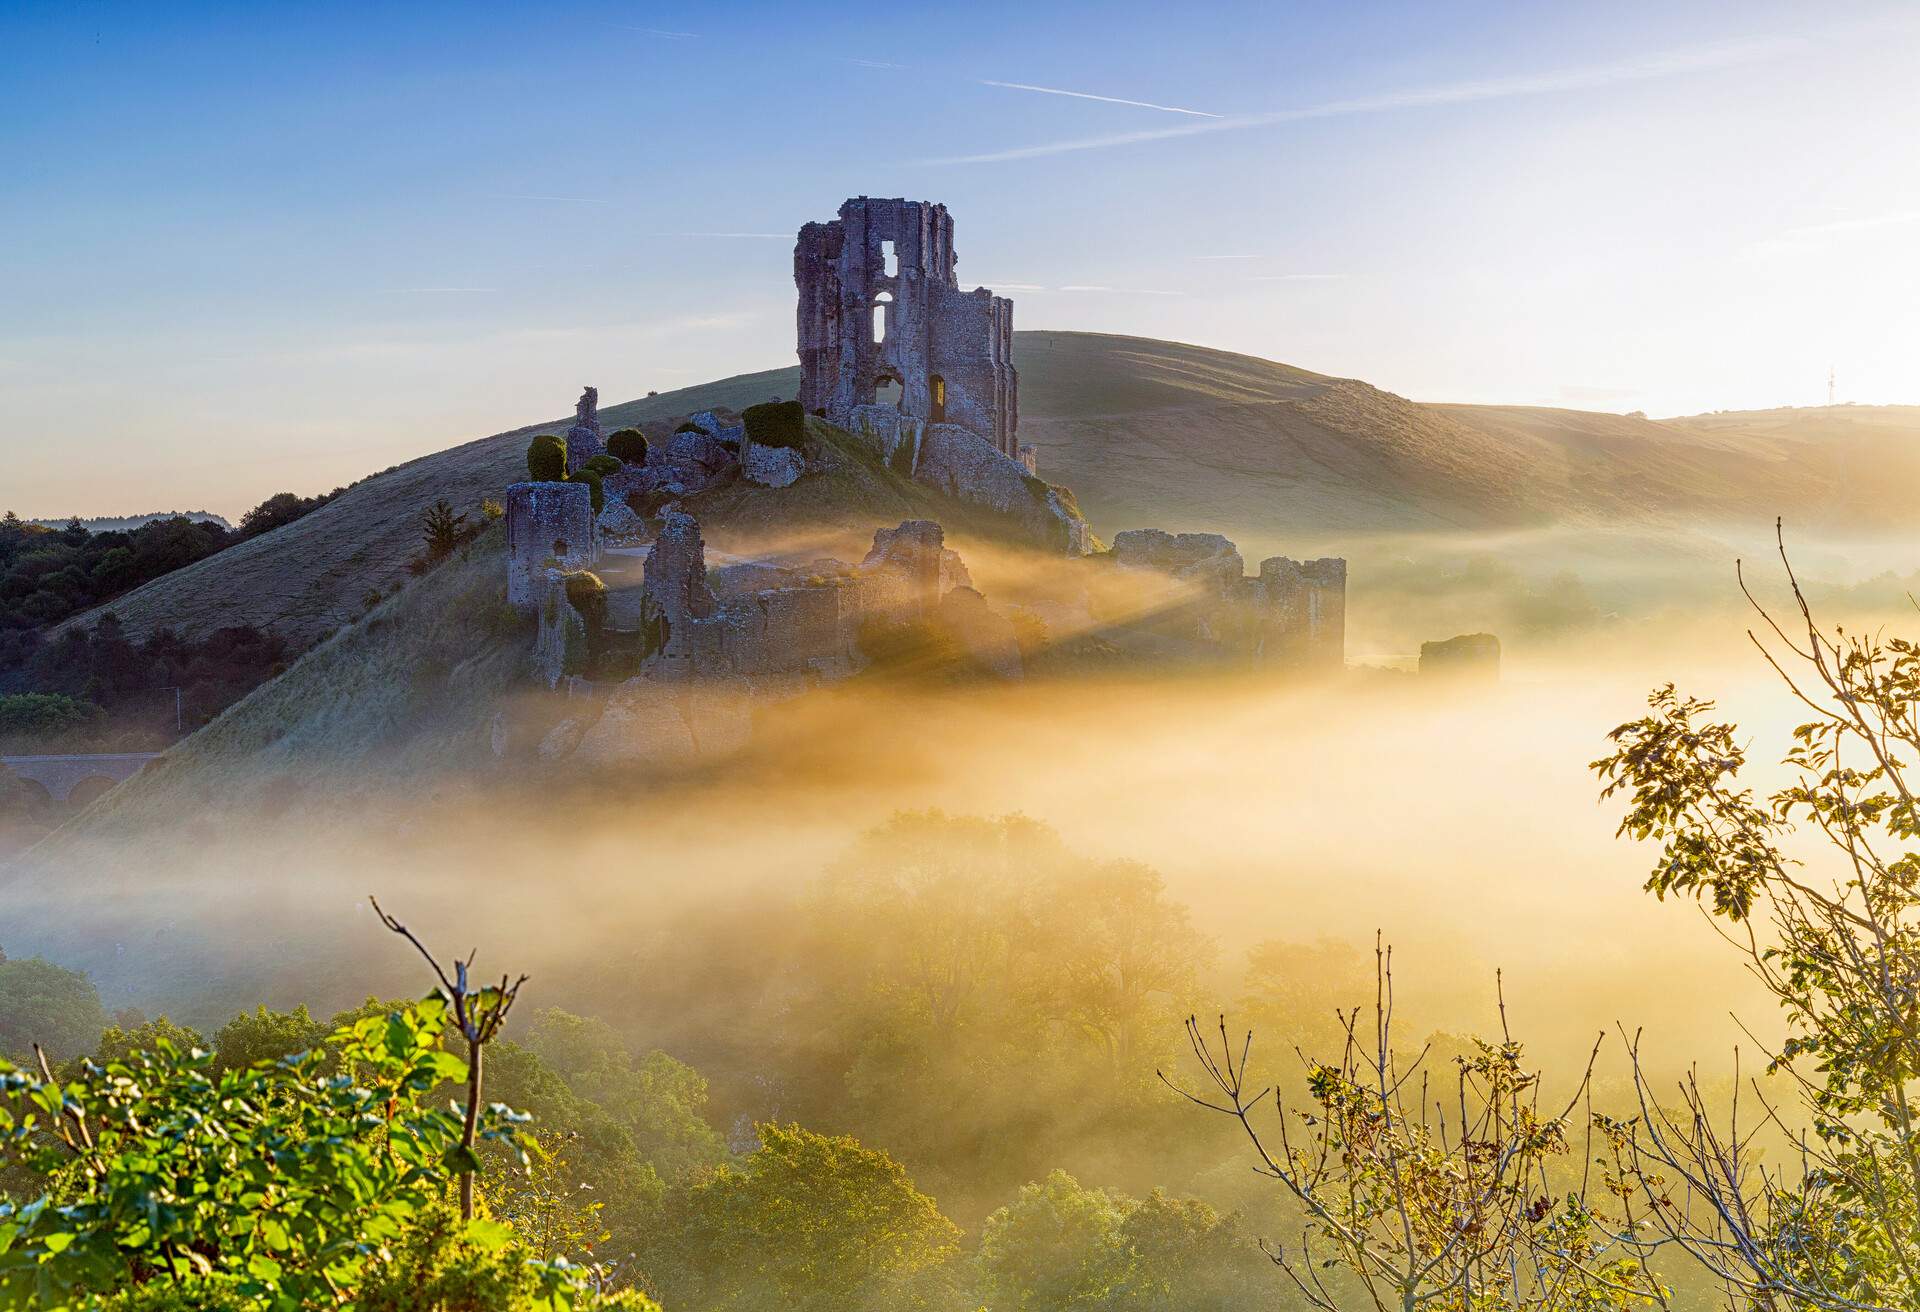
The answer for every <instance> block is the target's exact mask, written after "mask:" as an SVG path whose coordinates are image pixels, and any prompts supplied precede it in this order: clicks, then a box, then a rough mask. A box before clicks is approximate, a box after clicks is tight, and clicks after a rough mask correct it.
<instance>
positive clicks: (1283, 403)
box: [111, 332, 1920, 642]
mask: <svg viewBox="0 0 1920 1312" xmlns="http://www.w3.org/2000/svg"><path fill="white" fill-rule="evenodd" d="M1016 352H1017V354H1016V359H1017V360H1018V363H1019V367H1020V402H1021V427H1020V431H1021V435H1022V438H1023V440H1025V441H1027V442H1030V443H1032V444H1033V445H1034V446H1035V447H1036V448H1037V449H1038V450H1039V453H1040V461H1041V470H1042V473H1043V474H1044V475H1045V476H1046V477H1047V478H1048V480H1049V481H1052V482H1058V483H1064V484H1066V485H1067V486H1068V487H1071V488H1072V489H1073V490H1074V491H1075V493H1076V494H1077V495H1078V497H1079V500H1080V503H1081V505H1082V507H1083V508H1084V509H1085V510H1086V513H1087V516H1088V518H1089V520H1090V521H1091V522H1092V524H1093V527H1094V529H1095V531H1096V532H1097V533H1099V534H1101V535H1102V536H1110V535H1111V534H1112V533H1113V532H1115V531H1117V530H1120V529H1125V528H1135V527H1142V526H1148V525H1158V526H1163V527H1166V528H1170V529H1193V530H1216V531H1221V532H1226V533H1228V534H1230V535H1234V536H1236V537H1238V538H1241V539H1242V540H1244V541H1250V542H1255V543H1262V544H1265V543H1272V542H1281V543H1286V544H1291V545H1290V546H1289V549H1291V550H1295V551H1296V552H1297V551H1300V550H1307V549H1309V548H1311V549H1316V550H1317V549H1321V548H1325V547H1328V546H1333V547H1337V546H1338V545H1339V544H1340V543H1342V542H1345V541H1350V540H1352V539H1354V538H1358V537H1364V536H1370V535H1371V536H1382V535H1400V534H1409V533H1411V534H1450V533H1480V532H1486V531H1489V530H1496V531H1497V530H1513V529H1527V528H1532V527H1540V526H1545V525H1549V524H1553V525H1569V524H1571V525H1575V526H1578V525H1592V526H1594V527H1613V526H1618V525H1622V524H1640V525H1646V526H1655V527H1657V526H1660V525H1685V526H1687V527H1689V528H1691V529H1699V528H1701V527H1703V526H1707V525H1711V524H1713V523H1716V522H1721V521H1726V522H1740V523H1744V524H1746V525H1748V526H1751V525H1753V524H1757V523H1764V522H1767V521H1770V520H1771V518H1772V516H1774V515H1775V514H1780V513H1786V514H1788V515H1790V516H1793V517H1795V518H1796V519H1797V520H1799V521H1801V522H1807V523H1809V524H1810V525H1813V524H1824V525H1825V526H1832V525H1834V524H1839V523H1845V524H1846V525H1847V526H1848V527H1850V528H1853V529H1856V530H1873V529H1877V528H1881V527H1889V526H1894V525H1898V524H1901V523H1904V522H1906V520H1907V517H1908V516H1909V515H1910V507H1911V506H1912V504H1913V502H1914V499H1915V495H1916V493H1920V408H1916V407H1884V408H1883V407H1875V408H1854V407H1839V408H1835V409H1825V410H1786V411H1765V412H1755V413H1751V414H1744V415H1736V414H1718V415H1703V416H1698V417H1695V418H1691V419H1677V420H1666V421H1652V420H1647V419H1639V418H1628V417H1624V416H1620V415H1609V414H1595V413H1589V412H1584V411H1574V410H1550V409H1530V408H1523V407H1505V406H1458V405H1423V404H1419V403H1416V402H1413V401H1409V400H1407V399H1405V398H1403V397H1399V396H1395V395H1393V394H1392V393H1390V392H1384V391H1381V390H1379V389H1378V388H1375V387H1371V386H1369V385H1368V384H1366V383H1363V382H1359V381H1357V380H1353V379H1340V378H1330V377H1327V376H1325V375H1321V374H1314V373H1309V372H1307V371H1305V370H1302V369H1295V368H1291V367H1289V366H1287V365H1283V364H1276V363H1274V362H1272V361H1268V360H1261V359H1257V358H1255V357H1252V356H1245V355H1235V354H1232V353H1230V352H1225V351H1215V350H1209V349H1206V348H1203V347H1196V346H1186V345H1181V344H1179V343H1174V342H1161V341H1153V340H1150V339H1146V338H1136V337H1118V336H1109V335H1105V334H1096V333H1068V332H1024V333H1019V334H1017V335H1016ZM798 386H799V370H798V369H797V368H787V369H773V370H767V371H764V372H761V373H752V374H742V375H739V376H737V377H733V378H727V379H722V380H720V381H718V382H713V383H707V384H703V385H701V386H697V387H689V388H683V389H680V390H678V391H673V392H663V393H660V394H658V395H656V396H652V397H648V398H645V399H642V400H637V401H629V402H625V403H622V404H614V405H608V406H606V407H604V408H603V409H602V411H601V415H602V418H603V420H604V422H605V424H606V426H607V428H608V430H609V431H611V430H613V429H615V428H619V427H623V426H628V425H641V424H658V423H660V422H662V421H665V420H667V419H670V418H671V417H673V416H676V415H684V414H687V413H689V412H691V411H694V410H699V409H706V408H709V407H717V406H724V407H728V408H731V409H735V410H738V409H741V408H744V407H745V406H747V405H750V404H753V403H755V402H758V401H763V400H766V399H768V398H770V397H776V396H777V397H790V396H793V395H794V394H795V393H796V391H797V389H798ZM567 422H569V421H568V420H567V419H566V418H564V417H561V418H553V419H547V420H543V421H540V422H538V423H531V424H526V425H523V426H521V427H518V428H514V429H511V430H509V431H507V432H504V433H498V434H495V435H494V436H491V437H485V438H481V439H479V440H478V441H473V442H468V443H465V444H464V445H460V446H455V447H450V448H448V449H447V450H444V451H439V452H435V453H433V454H431V455H427V456H422V457H420V458H419V459H417V460H412V461H409V462H407V463H406V464H403V465H399V466H396V467H395V468H393V469H390V470H386V471H384V472H383V473H380V474H378V475H376V476H374V477H372V478H369V479H367V480H365V481H364V482H362V483H360V484H358V485H357V486H355V487H353V488H351V489H349V490H348V491H347V492H346V493H345V494H344V495H343V496H341V497H340V498H339V499H338V500H336V501H333V502H331V503H330V504H328V505H327V506H325V507H323V508H321V509H320V510H317V511H315V512H314V513H312V514H310V515H308V516H307V517H305V518H304V519H301V520H299V521H298V522H297V523H294V524H291V525H288V526H287V527H285V528H282V529H279V530H276V531H275V532H272V533H269V534H266V535H264V536H262V537H260V538H256V539H254V540H252V541H249V542H247V543H244V544H242V545H241V546H238V547H235V548H233V549H231V550H228V551H224V552H222V553H220V554H219V555H217V556H214V557H211V558H209V559H207V560H204V561H201V562H199V563H198V564H195V565H192V566H190V567H188V568H186V569H183V570H180V571H178V572H176V573H174V574H170V575H167V576H166V577H164V578H161V579H158V580H156V581H154V582H153V583H150V584H148V585H146V586H145V587H143V588H140V589H139V590H137V591H135V592H133V593H130V594H128V595H127V596H124V597H121V598H119V599H117V600H115V601H114V602H113V603H112V607H111V608H112V609H113V610H114V611H115V612H116V613H117V614H119V616H120V617H121V619H122V620H123V621H124V622H125V623H126V625H127V627H128V628H129V629H130V630H131V631H132V632H134V633H135V634H139V633H143V632H145V631H147V630H148V629H150V628H152V627H155V626H157V625H160V624H171V625H173V626H174V627H176V628H177V629H180V630H182V631H183V632H186V633H190V634H191V633H198V632H202V631H205V630H208V629H211V628H215V627H219V626H220V625H225V624H235V623H251V624H257V625H263V626H272V627H274V628H276V629H278V630H280V631H281V632H283V633H285V634H287V635H288V636H289V637H291V638H292V639H294V640H295V641H297V642H306V641H311V640H313V639H315V638H318V637H320V636H322V635H324V634H326V633H329V632H331V631H333V630H334V629H335V628H337V627H338V626H339V625H340V624H342V623H344V622H345V621H347V620H348V619H350V618H352V617H353V616H355V615H357V614H359V613H360V612H361V610H363V609H364V598H365V597H366V596H367V594H368V592H369V591H370V590H374V589H378V590H380V591H383V592H384V591H388V590H390V589H391V588H392V586H393V585H394V584H395V583H396V582H398V581H400V580H401V579H402V578H404V577H405V562H406V561H407V559H408V558H409V557H410V556H411V555H412V554H413V553H414V552H415V550H416V549H417V547H418V540H419V531H418V517H419V514H420V511H421V509H422V508H423V507H424V506H426V505H427V504H428V503H430V502H431V501H432V500H433V499H434V498H436V497H440V496H444V497H446V498H447V499H448V500H450V501H452V502H453V503H454V504H455V505H456V506H463V507H471V506H475V505H477V504H478V503H479V502H480V500H481V499H482V498H484V497H489V496H497V495H499V493H500V490H501V489H502V488H503V487H505V486H506V485H507V484H508V483H510V482H512V481H514V480H515V479H516V478H519V477H522V476H523V473H524V468H525V466H524V460H523V457H524V451H525V447H526V443H527V439H528V438H529V437H530V436H531V435H533V434H535V433H539V432H548V431H561V430H563V429H564V428H565V426H566V423H567ZM912 500H913V498H911V497H910V496H902V495H901V494H900V492H899V489H889V488H886V487H880V486H877V485H876V486H866V485H862V484H860V483H859V482H858V481H857V480H856V481H848V480H842V479H834V480H808V481H804V482H803V483H802V484H800V485H798V486H797V487H796V488H794V489H792V490H790V491H788V492H783V493H777V494H772V493H769V494H761V493H758V492H755V491H753V490H750V489H741V490H740V491H739V492H738V493H736V494H734V495H732V496H729V497H724V498H716V500H715V504H714V505H712V506H711V507H709V508H708V516H709V519H710V522H709V525H708V526H709V530H710V534H711V535H712V536H713V537H714V538H715V540H716V541H717V542H720V543H723V544H724V541H725V539H726V536H727V533H728V532H729V530H735V529H737V530H741V531H748V530H752V531H763V530H765V529H766V528H767V527H769V525H770V524H771V523H772V521H773V520H775V519H776V518H781V517H784V519H785V520H786V521H788V523H789V525H790V526H791V527H796V528H799V527H807V526H812V525H830V526H832V527H834V528H836V529H838V530H841V531H843V532H844V533H846V534H849V535H855V534H859V533H862V532H866V531H870V530H871V528H872V527H874V526H876V525H878V524H881V523H885V522H889V521H892V522H897V521H898V520H899V518H900V517H901V513H900V512H901V511H903V510H911V509H912V506H911V504H910V503H911V501H912Z"/></svg>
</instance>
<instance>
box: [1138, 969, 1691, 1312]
mask: <svg viewBox="0 0 1920 1312" xmlns="http://www.w3.org/2000/svg"><path fill="white" fill-rule="evenodd" d="M1378 972H1379V973H1378V976H1377V983H1376V995H1375V996H1376V1001H1375V1004H1374V1015H1373V1025H1372V1032H1371V1036H1370V1041H1362V1040H1361V1039H1360V1038H1359V1037H1358V1035H1357V1034H1356V1029H1357V1024H1358V1019H1359V1016H1358V1013H1357V1012H1355V1013H1349V1014H1348V1015H1347V1016H1345V1017H1344V1018H1343V1019H1344V1023H1345V1025H1346V1034H1347V1041H1346V1046H1345V1051H1344V1052H1343V1054H1342V1056H1341V1058H1340V1060H1339V1061H1338V1062H1327V1061H1324V1060H1321V1061H1316V1062H1312V1063H1310V1064H1309V1066H1308V1069H1307V1073H1306V1093H1307V1099H1306V1105H1305V1106H1304V1107H1302V1106H1294V1107H1289V1106H1287V1105H1286V1103H1285V1102H1284V1100H1283V1096H1282V1095H1281V1093H1280V1091H1279V1090H1278V1088H1276V1087H1273V1086H1268V1085H1264V1084H1260V1083H1256V1082H1255V1080H1254V1078H1253V1076H1252V1074H1251V1065H1250V1059H1251V1051H1252V1046H1253V1036H1252V1035H1251V1034H1247V1035H1246V1036H1245V1038H1244V1039H1239V1040H1236V1039H1235V1038H1233V1037H1231V1036H1230V1035H1229V1033H1228V1031H1227V1024H1226V1020H1225V1018H1224V1017H1222V1018H1221V1020H1220V1024H1219V1038H1218V1040H1217V1041H1214V1040H1212V1039H1210V1038H1209V1036H1208V1035H1207V1034H1206V1033H1205V1032H1204V1031H1202V1030H1201V1028H1200V1026H1199V1024H1198V1023H1197V1022H1196V1021H1194V1020H1191V1019H1190V1020H1188V1022H1187V1035H1188V1041H1189V1043H1190V1044H1191V1046H1192V1049H1193V1054H1194V1058H1195V1060H1196V1061H1197V1062H1198V1064H1199V1066H1200V1069H1201V1071H1202V1072H1203V1076H1204V1078H1203V1080H1202V1082H1201V1092H1199V1093H1192V1092H1188V1091H1187V1090H1186V1089H1184V1088H1182V1087H1181V1086H1180V1085H1178V1084H1175V1083H1174V1082H1173V1081H1171V1080H1169V1081H1168V1084H1169V1086H1170V1087H1172V1088H1174V1089H1175V1091H1176V1092H1178V1093H1180V1094H1181V1095H1182V1096H1183V1097H1185V1098H1187V1099H1188V1100H1189V1101H1190V1102H1192V1103H1193V1104H1195V1105H1196V1106H1198V1107H1201V1108H1204V1109H1206V1110H1209V1111H1212V1112H1216V1113H1219V1114H1221V1115H1224V1116H1227V1117H1230V1118H1232V1119H1233V1120H1234V1121H1235V1122H1237V1123H1238V1124H1239V1126H1240V1127H1241V1129H1242V1130H1243V1131H1244V1134H1245V1137H1246V1139H1247V1142H1248V1143H1249V1145H1250V1146H1251V1147H1252V1149H1253V1156H1254V1162H1255V1167H1254V1169H1255V1170H1256V1171H1258V1172H1260V1173H1261V1174H1262V1175H1264V1176H1266V1177H1267V1178H1269V1179H1271V1180H1273V1181H1275V1182H1276V1183H1277V1184H1279V1185H1280V1186H1281V1188H1282V1189H1283V1190H1284V1191H1285V1193H1286V1195H1287V1196H1288V1197H1289V1198H1290V1199H1291V1200H1292V1201H1293V1202H1294V1203H1296V1204H1297V1205H1298V1206H1299V1208H1300V1209H1301V1211H1302V1212H1303V1214H1304V1223H1303V1226H1302V1230H1301V1234H1300V1241H1299V1244H1298V1245H1297V1246H1296V1247H1295V1248H1294V1249H1292V1250H1291V1251H1283V1252H1282V1253H1280V1254H1279V1255H1278V1256H1277V1257H1276V1259H1275V1260H1276V1261H1277V1262H1278V1264H1279V1266H1280V1269H1281V1270H1282V1271H1283V1272H1284V1273H1285V1274H1286V1276H1287V1277H1288V1279H1290V1280H1291V1282H1292V1283H1293V1286H1294V1289H1295V1291H1296V1292H1297V1293H1298V1294H1299V1295H1300V1296H1301V1297H1302V1298H1303V1299H1304V1300H1305V1301H1306V1302H1307V1304H1308V1305H1309V1306H1311V1307H1314V1308H1317V1309H1320V1310H1321V1312H1353V1310H1354V1309H1357V1308H1368V1307H1370V1308H1373V1309H1376V1312H1419V1309H1432V1310H1433V1312H1510V1310H1511V1312H1518V1310H1519V1309H1526V1310H1528V1312H1597V1310H1598V1309H1604V1308H1621V1309H1624V1308H1629V1307H1634V1306H1639V1305H1643V1304H1647V1303H1662V1302H1664V1301H1665V1300H1666V1298H1667V1292H1666V1289H1665V1287H1664V1286H1662V1285H1661V1284H1660V1282H1659V1281H1658V1280H1657V1279H1656V1278H1655V1276H1654V1274H1653V1273H1652V1271H1651V1270H1650V1268H1649V1266H1648V1260H1649V1257H1650V1256H1651V1251H1652V1248H1651V1245H1649V1244H1646V1243H1643V1242H1642V1241H1641V1240H1640V1239H1639V1238H1638V1236H1637V1231H1638V1228H1639V1225H1640V1223H1641V1221H1642V1219H1643V1217H1642V1216H1641V1215H1640V1214H1639V1212H1638V1211H1637V1210H1636V1208H1635V1206H1634V1202H1633V1199H1634V1195H1635V1190H1634V1189H1633V1188H1632V1187H1631V1186H1629V1187H1624V1188H1615V1187H1614V1186H1615V1185H1616V1184H1617V1183H1618V1179H1619V1177H1617V1176H1615V1177H1610V1178H1609V1179H1608V1180H1607V1182H1606V1183H1607V1184H1608V1186H1609V1187H1608V1189H1607V1190H1606V1191H1605V1192H1606V1193H1608V1194H1610V1195H1613V1194H1617V1195H1618V1201H1619V1203H1620V1208H1621V1210H1620V1211H1619V1212H1617V1213H1607V1212H1605V1211H1603V1210H1601V1209H1600V1208H1599V1207H1598V1206H1596V1205H1595V1204H1594V1203H1593V1202H1591V1201H1589V1198H1588V1196H1587V1191H1586V1190H1585V1189H1584V1188H1574V1189H1571V1190H1568V1191H1567V1192H1565V1193H1564V1194H1562V1193H1560V1192H1559V1190H1558V1189H1557V1188H1556V1187H1555V1184H1554V1183H1553V1181H1554V1180H1555V1179H1556V1178H1563V1177H1564V1176H1565V1175H1566V1173H1567V1170H1568V1168H1569V1167H1571V1162H1572V1157H1571V1155H1572V1154H1573V1153H1574V1152H1575V1151H1576V1145H1579V1147H1580V1148H1583V1149H1584V1150H1585V1151H1584V1152H1583V1154H1582V1155H1583V1157H1584V1158H1585V1159H1586V1160H1588V1161H1592V1160H1594V1158H1595V1156H1596V1153H1597V1152H1598V1153H1612V1154H1614V1155H1615V1159H1616V1160H1618V1156H1617V1155H1618V1154H1619V1153H1620V1152H1621V1151H1622V1142H1621V1140H1620V1139H1619V1138H1618V1136H1613V1137H1603V1138H1602V1141H1601V1142H1598V1143H1596V1142H1594V1140H1593V1137H1592V1136H1593V1135H1594V1134H1598V1133H1600V1131H1601V1129H1602V1127H1601V1126H1600V1125H1599V1124H1598V1123H1594V1122H1588V1123H1587V1126H1588V1132H1587V1133H1586V1134H1583V1133H1582V1128H1581V1126H1582V1121H1581V1119H1580V1118H1576V1116H1575V1113H1576V1110H1577V1109H1579V1108H1580V1106H1581V1103H1582V1101H1583V1100H1584V1098H1585V1095H1586V1090H1587V1087H1588V1085H1589V1083H1590V1080H1591V1075H1592V1065H1591V1061H1590V1062H1589V1065H1588V1070H1587V1072H1586V1076H1585V1077H1583V1078H1582V1079H1581V1080H1580V1081H1579V1082H1578V1084H1577V1085H1576V1086H1575V1087H1574V1089H1573V1090H1572V1092H1571V1094H1570V1096H1569V1098H1568V1100H1567V1101H1566V1102H1565V1103H1564V1104H1560V1105H1559V1110H1558V1111H1554V1110H1553V1109H1552V1108H1551V1107H1549V1106H1546V1105H1543V1093H1542V1085H1541V1080H1540V1076H1539V1074H1538V1073H1537V1072H1533V1071H1529V1070H1528V1069H1527V1068H1526V1066H1525V1064H1524V1050H1523V1049H1522V1047H1521V1045H1520V1044H1519V1043H1518V1042H1516V1041H1515V1040H1514V1039H1513V1038H1512V1036H1511V1035H1509V1034H1507V1033H1505V1032H1504V1030H1505V1024H1504V1022H1505V1008H1504V1006H1503V1007H1502V1031H1503V1032H1502V1036H1501V1038H1500V1040H1499V1041H1498V1042H1486V1041H1482V1040H1476V1041H1474V1043H1473V1047H1472V1051H1471V1052H1470V1053H1468V1054H1467V1055H1464V1056H1462V1057H1460V1058H1458V1059H1457V1060H1456V1062H1455V1067H1456V1072H1455V1077H1454V1078H1453V1079H1452V1080H1450V1081H1449V1080H1445V1079H1439V1080H1436V1079H1435V1078H1433V1073H1432V1072H1430V1071H1429V1070H1428V1069H1427V1066H1426V1063H1427V1058H1428V1056H1429V1053H1428V1051H1427V1050H1424V1049H1423V1050H1422V1051H1420V1052H1419V1053H1417V1054H1415V1055H1413V1056H1412V1057H1411V1058H1409V1057H1408V1056H1407V1055H1406V1054H1404V1053H1397V1052H1395V1050H1394V1046H1393V1021H1392V1018H1393V983H1392V978H1393V977H1392V966H1391V958H1390V956H1389V954H1388V953H1386V952H1385V951H1381V952H1380V954H1379V966H1378ZM1595 1051H1596V1053H1597V1051H1598V1048H1597V1046H1596V1049H1595ZM1163 1078H1164V1077H1163ZM1436 1085H1437V1086H1438V1087H1437V1088H1436V1087H1435V1086H1436ZM1269 1096H1271V1097H1272V1099H1273V1104H1274V1114H1273V1116H1272V1117H1271V1118H1270V1119H1269V1121H1268V1123H1269V1124H1271V1125H1273V1126H1274V1127H1275V1128H1274V1129H1273V1130H1272V1131H1271V1132H1262V1131H1261V1130H1259V1129H1258V1128H1256V1127H1255V1125H1254V1121H1253V1113H1254V1111H1255V1110H1256V1109H1257V1108H1258V1107H1259V1105H1260V1104H1261V1103H1263V1102H1265V1101H1266V1100H1267V1099H1268V1097H1269ZM1575 1178H1576V1179H1578V1178H1579V1177H1577V1176H1576V1177H1575ZM1594 1192H1596V1193H1599V1192H1602V1191H1599V1190H1596V1191H1594Z"/></svg>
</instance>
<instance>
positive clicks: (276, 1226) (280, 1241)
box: [260, 1216, 292, 1250]
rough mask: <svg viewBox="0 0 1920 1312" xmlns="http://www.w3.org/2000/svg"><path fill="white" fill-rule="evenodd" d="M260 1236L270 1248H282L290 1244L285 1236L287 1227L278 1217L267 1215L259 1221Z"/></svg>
mask: <svg viewBox="0 0 1920 1312" xmlns="http://www.w3.org/2000/svg"><path fill="white" fill-rule="evenodd" d="M260 1237H261V1238H262V1239H264V1240H266V1241H267V1245H268V1247H270V1248H278V1249H283V1250H284V1249H286V1248H289V1247H291V1246H292V1244H291V1242H290V1241H289V1239H288V1237H287V1227H286V1226H285V1224H283V1223H282V1222H281V1220H280V1219H279V1218H278V1217H273V1216H269V1217H267V1218H266V1219H265V1220H263V1221H262V1222H260Z"/></svg>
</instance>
